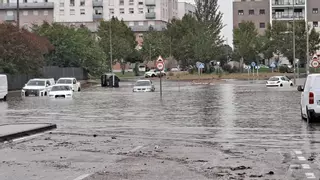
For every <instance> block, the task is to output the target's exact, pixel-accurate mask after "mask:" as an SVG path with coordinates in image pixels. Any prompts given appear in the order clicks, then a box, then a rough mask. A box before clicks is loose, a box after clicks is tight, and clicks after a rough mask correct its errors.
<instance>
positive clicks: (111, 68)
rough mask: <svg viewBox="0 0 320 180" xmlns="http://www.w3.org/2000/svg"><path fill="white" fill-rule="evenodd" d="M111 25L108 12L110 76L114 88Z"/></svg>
mask: <svg viewBox="0 0 320 180" xmlns="http://www.w3.org/2000/svg"><path fill="white" fill-rule="evenodd" d="M111 23H112V19H111V14H110V12H109V36H110V37H109V39H110V70H111V74H112V87H114V79H115V78H114V73H113V67H112V64H113V63H112V62H113V59H112V58H113V56H112V30H111V27H112V26H111Z"/></svg>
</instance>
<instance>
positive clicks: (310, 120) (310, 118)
mask: <svg viewBox="0 0 320 180" xmlns="http://www.w3.org/2000/svg"><path fill="white" fill-rule="evenodd" d="M306 110H307V122H308V123H312V122H313V120H314V119H313V117H311V114H310V112H309V110H308V108H306Z"/></svg>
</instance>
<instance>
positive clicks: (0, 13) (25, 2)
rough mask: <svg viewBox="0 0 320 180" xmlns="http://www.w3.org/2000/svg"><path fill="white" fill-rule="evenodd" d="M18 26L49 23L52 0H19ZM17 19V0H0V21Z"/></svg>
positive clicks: (51, 16)
mask: <svg viewBox="0 0 320 180" xmlns="http://www.w3.org/2000/svg"><path fill="white" fill-rule="evenodd" d="M19 9H20V10H19V13H20V26H21V27H24V28H27V29H28V28H30V27H31V26H32V24H41V23H43V21H47V22H49V23H51V22H53V20H54V18H53V17H54V2H53V0H19ZM16 20H17V0H0V23H1V22H13V23H15V22H16Z"/></svg>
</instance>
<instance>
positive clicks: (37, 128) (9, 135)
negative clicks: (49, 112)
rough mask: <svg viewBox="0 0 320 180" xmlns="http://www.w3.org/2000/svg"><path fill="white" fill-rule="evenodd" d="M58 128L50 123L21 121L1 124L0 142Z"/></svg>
mask: <svg viewBox="0 0 320 180" xmlns="http://www.w3.org/2000/svg"><path fill="white" fill-rule="evenodd" d="M55 128H57V125H56V124H50V123H21V124H3V125H0V142H5V141H10V140H12V139H16V138H20V137H24V136H29V135H32V134H36V133H41V132H44V131H49V130H52V129H55Z"/></svg>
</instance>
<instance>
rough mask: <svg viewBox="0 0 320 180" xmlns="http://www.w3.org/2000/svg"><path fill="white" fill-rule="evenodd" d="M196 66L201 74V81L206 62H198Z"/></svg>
mask: <svg viewBox="0 0 320 180" xmlns="http://www.w3.org/2000/svg"><path fill="white" fill-rule="evenodd" d="M196 66H197V68H198V75H199V81H200V75H201V71H202V69H203V68H204V64H203V63H202V62H197V63H196Z"/></svg>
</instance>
